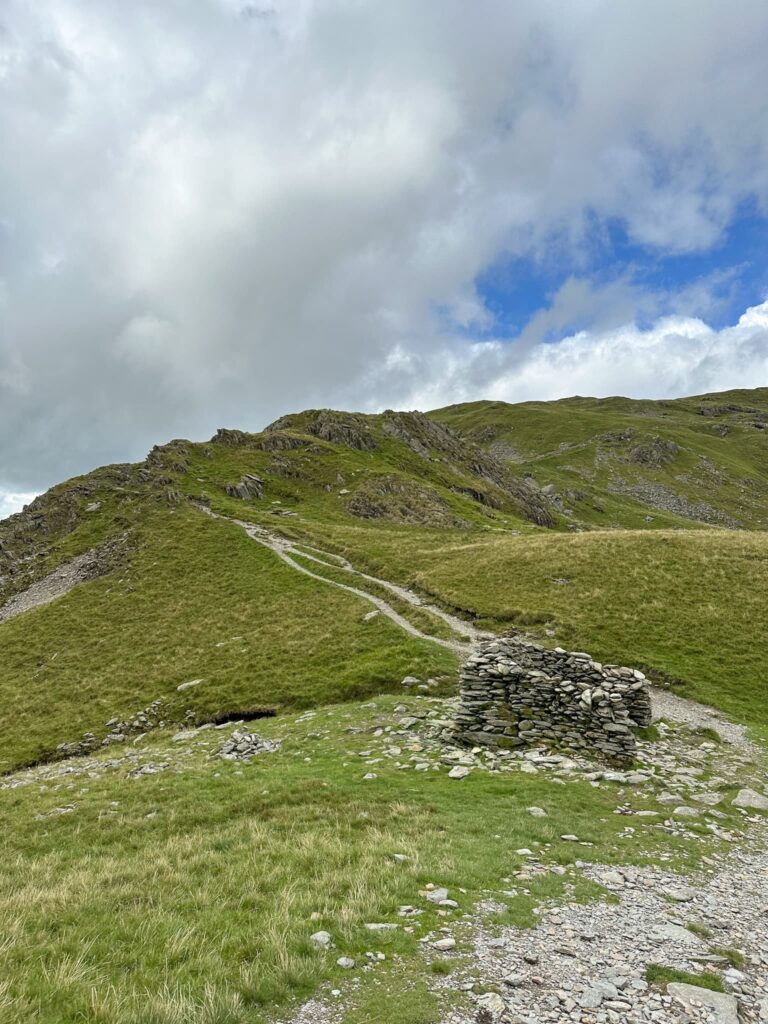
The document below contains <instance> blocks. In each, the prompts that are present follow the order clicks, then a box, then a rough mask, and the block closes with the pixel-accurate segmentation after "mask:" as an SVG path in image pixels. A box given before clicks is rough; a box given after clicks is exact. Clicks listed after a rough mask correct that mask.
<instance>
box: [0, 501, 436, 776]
mask: <svg viewBox="0 0 768 1024" xmlns="http://www.w3.org/2000/svg"><path fill="white" fill-rule="evenodd" d="M370 609H371V606H370V605H369V604H367V603H366V602H365V601H364V600H362V599H359V598H355V597H354V596H351V595H347V594H345V593H343V592H341V591H340V590H335V589H331V588H326V587H323V585H322V584H320V583H316V582H314V581H313V580H311V579H309V578H307V577H305V576H302V575H299V574H297V573H295V572H292V571H291V570H290V569H289V568H287V567H286V566H284V565H283V564H282V563H281V562H279V561H278V560H277V559H276V558H275V557H274V555H272V554H271V552H269V551H268V550H266V549H265V548H262V547H260V546H259V545H257V544H255V543H253V541H251V540H249V539H248V538H247V537H246V535H245V534H244V533H243V531H242V530H240V529H239V528H238V527H236V526H233V525H231V524H229V523H226V522H221V521H216V520H212V519H210V518H209V517H207V516H204V515H202V514H201V513H200V512H198V511H197V510H195V509H191V508H188V507H186V506H182V507H179V508H173V509H171V508H167V507H166V508H163V507H161V506H159V507H157V508H156V509H150V510H146V511H145V514H144V516H143V518H142V519H141V521H140V525H138V526H137V527H136V528H135V529H134V531H133V534H132V542H131V552H130V554H129V555H128V556H127V557H126V558H125V561H124V564H123V565H121V567H120V569H119V570H118V571H117V572H115V573H112V574H110V575H107V576H104V577H102V578H101V579H97V580H94V581H92V582H91V583H88V584H85V585H83V586H80V587H78V588H76V589H75V590H73V591H72V592H71V593H70V594H68V595H67V596H66V597H63V598H61V599H60V600H58V601H55V602H53V603H51V604H48V605H46V606H44V607H41V608H37V609H35V610H33V611H30V612H27V613H26V614H24V615H19V616H17V617H16V618H14V619H11V620H9V621H8V622H6V623H3V624H2V625H0V649H1V650H2V671H1V672H0V700H2V702H3V705H4V707H5V708H6V711H7V712H8V714H7V716H4V722H5V725H4V726H3V728H2V733H1V734H2V747H1V748H0V749H1V753H0V768H6V769H7V768H8V767H10V766H12V765H13V764H17V763H26V762H30V761H33V760H35V759H36V758H38V757H40V756H43V755H45V754H48V753H51V752H52V751H53V749H54V748H55V746H56V744H58V743H61V742H67V741H73V740H76V739H79V738H80V736H82V734H83V733H84V732H86V731H93V732H95V733H96V734H97V735H106V733H108V732H109V730H108V729H106V728H105V723H106V722H107V721H108V720H110V719H112V718H114V717H118V718H124V717H127V716H129V715H130V714H131V713H134V712H136V711H138V710H140V709H141V708H144V707H146V706H147V705H149V704H150V703H151V702H152V701H153V700H156V699H158V698H162V699H163V700H164V702H165V704H164V709H163V713H164V716H165V717H167V719H168V721H169V722H171V723H173V722H179V721H181V720H182V719H183V717H184V713H185V711H186V710H187V709H192V710H194V713H195V716H196V717H197V718H198V719H199V720H201V721H202V720H205V719H206V718H208V717H211V716H213V715H215V714H216V713H218V712H221V711H226V710H238V709H248V708H252V707H254V706H255V707H259V706H267V707H268V706H277V707H307V706H311V705H315V704H318V703H324V702H328V701H339V700H344V699H351V698H355V697H362V696H365V695H366V694H372V693H378V692H381V691H385V690H390V689H392V688H394V687H395V686H397V685H399V683H400V680H401V679H402V678H403V677H404V676H405V675H408V674H416V675H418V676H420V677H422V678H426V677H428V676H434V675H440V674H442V673H444V672H446V671H447V672H451V673H455V668H456V660H455V658H454V657H452V656H451V655H450V654H449V653H448V652H446V651H444V650H443V649H442V648H439V647H436V646H435V645H433V644H429V643H426V642H423V641H419V640H417V639H414V638H411V637H409V636H407V634H405V633H403V632H402V630H400V629H399V628H398V627H397V626H395V625H394V624H393V623H391V622H390V621H389V620H388V619H386V618H384V617H383V616H378V617H377V618H375V619H373V620H372V621H366V620H365V615H366V614H367V613H368V612H369V611H370ZM198 678H202V680H203V682H202V683H201V684H200V685H197V686H195V687H194V688H191V689H190V690H187V691H182V692H181V693H179V692H178V691H177V689H176V687H177V686H178V685H179V684H183V683H185V682H189V681H191V680H194V679H198Z"/></svg>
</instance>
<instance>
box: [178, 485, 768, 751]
mask: <svg viewBox="0 0 768 1024" xmlns="http://www.w3.org/2000/svg"><path fill="white" fill-rule="evenodd" d="M198 507H199V508H200V509H201V511H203V512H205V513H206V515H209V516H211V517H212V518H214V519H223V520H225V521H227V522H230V523H234V524H235V525H236V526H239V527H240V528H241V529H243V530H245V532H246V533H247V534H248V536H249V537H250V538H251V539H252V540H255V541H256V542H257V543H258V544H262V545H263V546H264V547H267V548H269V549H270V550H271V551H273V552H274V553H275V554H276V555H277V556H278V558H280V559H282V561H283V562H285V563H286V565H289V566H290V567H291V568H292V569H294V570H295V571H296V572H301V573H304V574H305V575H306V576H310V577H311V578H312V579H315V580H318V581H319V582H320V583H325V584H327V585H328V586H332V587H338V588H339V589H341V590H346V591H347V592H348V593H350V594H355V595H356V596H357V597H362V598H364V599H365V600H366V601H369V602H370V603H371V604H372V605H374V607H375V608H376V609H377V610H378V611H380V612H381V613H382V614H383V615H386V616H387V618H389V619H391V620H392V621H393V622H394V623H396V624H397V625H398V626H400V628H401V629H404V630H405V631H406V632H407V633H410V634H411V636H416V637H418V638H419V639H421V640H431V641H432V642H433V643H436V644H440V645H441V646H442V647H447V648H448V649H449V650H452V651H455V652H456V653H457V654H459V655H461V656H462V657H466V656H467V655H468V654H469V653H470V652H471V649H472V646H473V645H474V644H476V643H478V642H479V641H480V640H482V639H484V638H486V639H487V638H489V637H490V634H484V633H482V632H481V631H480V630H478V629H477V628H476V627H475V626H473V625H472V624H471V623H469V622H465V621H464V620H463V619H460V618H458V617H457V616H455V615H451V614H450V613H449V612H446V611H444V610H443V609H442V608H438V607H436V606H435V605H432V604H429V603H427V602H425V601H424V600H423V599H422V598H421V597H419V595H418V594H416V593H415V592H414V591H412V590H409V589H408V588H407V587H402V586H400V585H399V584H397V583H391V582H390V581H389V580H384V579H381V578H379V577H378V576H372V575H370V574H369V573H365V572H361V570H359V569H356V568H355V567H354V566H353V565H352V564H351V563H350V562H349V561H347V559H345V558H342V557H341V556H340V555H334V554H331V553H330V552H328V551H324V550H323V549H322V548H318V547H315V546H313V545H309V544H300V545H297V544H295V543H294V542H293V541H291V540H288V539H287V538H286V537H281V536H280V535H279V534H274V533H270V531H269V530H267V529H265V528H264V527H263V526H257V525H255V524H254V523H247V522H244V521H243V520H241V519H235V518H233V517H231V516H223V515H220V514H219V513H217V512H212V511H211V510H210V509H208V508H206V507H205V506H203V505H200V506H198ZM310 552H312V553H310ZM294 556H297V557H299V558H303V559H305V560H306V561H310V562H315V563H316V564H317V565H318V566H323V567H325V568H329V569H336V570H340V571H342V572H346V573H349V574H350V576H352V577H357V578H358V579H361V580H367V581H368V582H369V583H373V584H375V585H376V586H378V587H382V588H383V589H385V590H388V591H389V592H390V593H391V594H394V595H395V596H396V597H398V598H400V600H402V601H405V602H407V603H408V604H409V605H411V606H412V607H414V608H421V609H423V610H424V611H427V612H430V613H431V614H432V615H436V616H437V617H438V618H440V619H442V620H443V622H445V623H446V625H448V626H449V627H450V629H452V630H453V632H454V633H456V640H445V639H443V638H440V637H435V636H431V635H430V634H428V633H423V632H421V630H419V629H417V628H416V627H415V626H414V625H413V624H412V623H410V622H408V620H407V619H405V618H404V617H403V616H402V615H400V614H399V613H398V612H397V611H395V609H394V608H392V607H391V605H389V604H387V602H386V601H384V600H383V599H382V598H380V597H376V596H375V595H373V594H370V593H368V592H367V591H365V590H362V589H360V588H358V587H353V586H348V585H346V584H344V583H339V582H337V581H336V580H330V579H328V578H327V577H325V576H322V575H320V574H319V573H313V572H312V571H311V570H310V569H308V568H307V567H306V566H305V565H302V564H300V563H299V562H297V561H296V559H295V557H294ZM462 637H464V638H467V639H461V638H462ZM651 697H652V703H653V713H654V719H656V720H658V719H660V718H668V719H672V720H674V721H676V722H682V723H683V724H685V725H688V726H691V727H692V728H710V729H715V730H716V731H717V732H718V733H719V734H720V736H721V737H722V738H723V739H724V740H725V741H726V742H727V743H730V744H732V745H733V746H734V747H737V748H739V749H741V750H745V751H753V752H754V751H756V749H757V748H756V747H755V746H754V744H753V743H751V742H750V740H749V739H748V738H747V734H746V729H745V728H744V726H742V725H738V724H737V723H735V722H731V721H729V720H728V719H727V718H726V717H725V716H724V715H723V714H722V712H720V711H717V710H716V709H715V708H710V707H706V706H705V705H703V704H697V703H696V701H692V700H687V699H686V698H685V697H679V696H677V695H676V694H674V693H670V692H669V691H668V690H662V689H659V688H658V687H655V686H653V687H651Z"/></svg>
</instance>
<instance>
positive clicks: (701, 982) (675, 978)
mask: <svg viewBox="0 0 768 1024" xmlns="http://www.w3.org/2000/svg"><path fill="white" fill-rule="evenodd" d="M645 980H646V981H647V982H648V983H649V984H650V985H656V986H657V987H659V988H666V986H667V985H669V983H670V982H679V983H680V984H681V985H697V986H698V987H699V988H708V989H710V990H711V991H712V992H724V991H725V988H724V986H723V980H722V978H720V976H719V975H717V974H713V973H712V971H702V972H701V973H700V974H692V973H691V972H690V971H680V970H678V969H677V968H676V967H664V966H662V965H661V964H649V966H648V967H647V969H646V972H645Z"/></svg>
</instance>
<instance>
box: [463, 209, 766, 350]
mask: <svg viewBox="0 0 768 1024" xmlns="http://www.w3.org/2000/svg"><path fill="white" fill-rule="evenodd" d="M587 222H588V225H589V227H588V230H587V231H586V232H585V236H584V240H583V241H582V243H581V244H580V245H579V248H578V250H577V252H575V253H574V252H572V251H571V250H570V248H569V247H568V246H566V245H564V244H558V240H557V239H556V238H555V239H553V240H552V243H551V245H550V246H549V247H547V250H546V251H545V252H544V253H543V254H541V255H539V256H538V257H537V256H533V255H526V256H518V257H512V258H505V257H502V258H501V259H500V260H499V261H498V262H496V263H494V264H493V265H492V266H491V267H489V268H487V269H486V270H484V271H483V272H482V273H481V274H480V275H479V276H478V278H477V280H476V282H475V286H476V289H477V293H478V296H479V298H480V300H481V302H482V304H483V305H484V306H485V307H486V308H487V309H488V310H489V312H490V313H491V314H492V317H493V320H492V322H489V323H488V325H487V326H486V327H485V328H477V327H476V326H473V327H472V328H471V329H468V330H467V332H466V333H468V334H469V333H471V334H472V336H473V337H477V336H483V337H486V338H492V337H493V338H507V339H509V340H514V339H515V338H516V337H517V336H518V335H519V334H520V332H521V331H522V330H523V329H524V328H525V326H526V324H527V323H528V322H529V321H530V320H531V319H532V318H533V317H534V316H535V314H536V313H538V312H540V311H542V310H545V309H548V308H549V306H550V305H551V302H552V299H553V296H554V295H555V294H556V293H557V292H558V290H559V289H560V288H561V287H562V286H563V284H564V283H565V282H566V281H567V280H568V279H569V278H574V277H575V278H581V279H586V280H589V281H590V282H591V283H592V284H593V285H594V286H595V287H597V288H601V287H604V286H606V285H609V284H611V283H615V282H617V281H622V280H623V281H628V282H630V283H631V284H632V285H633V286H634V287H636V288H637V289H638V290H640V291H642V292H645V293H646V294H647V295H648V296H649V297H653V298H655V303H654V304H655V305H656V310H655V312H656V315H659V314H667V313H680V314H685V315H689V316H701V317H704V318H706V320H707V323H709V325H710V326H712V327H714V328H716V329H719V328H721V327H725V326H727V325H728V324H731V323H733V322H734V321H735V320H737V319H738V317H739V316H740V315H741V313H743V312H744V310H745V309H746V308H747V307H748V306H754V305H758V304H759V303H761V302H763V301H764V300H765V299H766V297H768V218H766V217H765V216H763V215H762V213H761V212H760V211H759V209H758V208H757V204H756V203H755V201H754V200H749V201H747V202H744V203H743V204H741V205H740V206H739V207H738V208H737V210H736V211H735V214H734V216H733V219H732V220H730V221H729V223H728V224H727V225H726V226H725V228H724V230H723V233H722V235H721V236H720V237H718V238H717V240H716V241H715V242H714V244H712V245H711V246H708V247H706V248H703V249H697V250H696V251H693V252H683V253H679V252H668V251H666V250H665V249H659V248H657V247H652V246H648V245H640V244H637V243H633V242H632V240H631V239H630V238H629V237H628V233H627V228H626V225H625V224H624V223H622V222H621V221H620V220H618V219H612V220H608V221H601V220H599V219H598V218H597V217H594V216H591V217H588V218H587ZM597 313H598V310H597V309H594V310H591V311H587V312H584V313H583V314H581V315H580V316H579V317H578V318H576V319H574V320H573V321H572V322H571V323H570V324H563V325H559V326H558V328H557V330H555V331H554V332H553V333H552V334H551V335H549V336H547V337H545V339H544V340H545V341H550V342H551V341H558V340H559V339H560V338H561V337H562V336H563V335H564V334H570V333H575V332H576V331H580V330H589V329H590V328H591V327H592V326H593V317H594V316H595V315H597ZM653 319H654V318H653V317H652V316H648V315H647V313H645V312H644V311H643V310H642V308H640V309H638V311H637V315H636V317H635V321H636V322H637V323H638V325H639V326H641V327H648V326H649V325H650V324H651V323H652V322H653Z"/></svg>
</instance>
